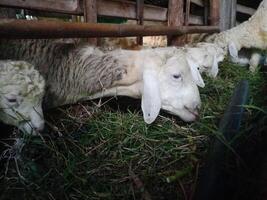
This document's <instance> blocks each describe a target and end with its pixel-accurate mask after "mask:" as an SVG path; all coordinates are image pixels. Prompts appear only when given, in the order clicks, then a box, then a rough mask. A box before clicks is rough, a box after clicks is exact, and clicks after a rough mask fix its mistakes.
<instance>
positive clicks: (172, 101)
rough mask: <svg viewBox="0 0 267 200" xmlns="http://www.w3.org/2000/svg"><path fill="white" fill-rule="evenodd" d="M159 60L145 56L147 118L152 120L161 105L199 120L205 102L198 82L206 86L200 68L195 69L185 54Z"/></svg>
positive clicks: (144, 79) (144, 94)
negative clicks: (202, 104) (201, 107)
mask: <svg viewBox="0 0 267 200" xmlns="http://www.w3.org/2000/svg"><path fill="white" fill-rule="evenodd" d="M155 60H156V59H155V58H145V60H144V65H145V66H144V71H143V89H142V111H143V116H144V120H145V122H146V123H148V124H150V123H152V122H153V121H154V120H155V119H156V117H157V116H158V114H159V111H160V109H161V108H162V109H163V110H165V111H167V112H169V113H171V114H174V115H177V116H179V117H180V118H181V119H182V120H184V121H187V122H189V121H194V120H196V119H197V117H198V109H199V108H200V104H201V101H200V97H199V91H198V88H197V85H199V86H202V87H203V86H204V83H203V80H202V78H201V76H200V74H199V71H198V70H197V69H196V70H194V69H191V68H190V67H189V66H188V63H187V61H186V59H185V57H184V56H183V55H181V54H178V55H173V56H171V57H169V58H168V59H166V62H165V63H164V64H163V65H162V66H160V67H159V66H158V65H156V64H157V63H156V62H155Z"/></svg>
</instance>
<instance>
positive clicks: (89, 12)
mask: <svg viewBox="0 0 267 200" xmlns="http://www.w3.org/2000/svg"><path fill="white" fill-rule="evenodd" d="M83 10H84V12H83V13H84V21H85V22H86V23H88V22H89V23H97V7H96V0H83ZM87 41H88V43H89V44H91V45H94V46H96V45H97V39H96V38H88V39H87Z"/></svg>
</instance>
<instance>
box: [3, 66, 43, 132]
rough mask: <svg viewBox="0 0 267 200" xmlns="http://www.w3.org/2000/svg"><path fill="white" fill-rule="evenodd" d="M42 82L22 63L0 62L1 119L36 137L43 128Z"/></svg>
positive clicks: (30, 68)
mask: <svg viewBox="0 0 267 200" xmlns="http://www.w3.org/2000/svg"><path fill="white" fill-rule="evenodd" d="M44 89H45V81H44V79H43V77H42V76H40V74H39V72H38V71H36V70H35V69H34V67H33V66H32V65H31V64H29V63H27V62H24V61H0V120H1V121H3V122H4V123H6V124H9V125H13V126H17V127H18V128H19V129H20V130H22V131H23V132H25V133H30V134H36V133H37V131H40V130H42V129H43V127H44V119H43V112H42V99H43V95H44Z"/></svg>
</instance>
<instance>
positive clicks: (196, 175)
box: [0, 0, 267, 200]
mask: <svg viewBox="0 0 267 200" xmlns="http://www.w3.org/2000/svg"><path fill="white" fill-rule="evenodd" d="M259 3H260V1H257V3H254V5H251V2H250V1H248V0H247V1H245V0H244V1H237V0H209V1H208V0H136V1H134V0H132V1H129V0H53V1H51V0H12V1H10V0H0V9H1V8H4V9H7V8H8V9H10V10H9V11H8V12H11V13H12V12H13V14H14V12H15V16H16V15H17V16H18V15H21V13H22V14H23V15H22V18H25V16H26V15H28V16H34V17H37V18H41V19H43V20H26V19H14V18H3V19H1V13H0V40H1V39H8V40H13V39H59V38H85V40H86V43H87V44H90V45H93V46H100V42H99V40H100V38H102V37H136V44H138V45H143V37H145V36H167V45H168V46H183V45H185V44H186V42H187V39H186V35H187V34H202V33H205V34H212V33H218V32H220V31H223V30H227V29H230V28H232V27H234V26H235V25H236V24H237V23H239V22H242V21H245V20H247V19H248V18H249V16H251V15H252V14H253V13H254V12H255V10H256V8H257V5H258V4H259ZM256 4H257V5H256ZM51 19H52V20H51ZM127 20H129V21H130V20H133V21H135V22H136V24H127V23H124V22H126V21H127ZM148 21H151V22H154V23H155V25H147V22H148ZM102 22H111V23H102ZM116 22H118V23H116ZM157 23H158V24H160V25H157ZM266 23H267V22H266ZM0 54H1V52H0ZM204 77H205V83H206V86H205V88H201V89H200V95H201V99H202V108H201V111H202V112H201V114H200V119H199V121H197V122H194V123H185V122H182V121H181V120H179V119H177V118H176V117H174V116H172V115H170V114H167V113H161V114H160V118H159V119H158V120H157V121H156V123H154V124H151V125H147V124H145V123H144V122H143V120H142V117H141V114H140V111H139V110H140V108H139V107H140V102H138V101H136V100H133V99H128V98H118V99H117V97H115V98H104V99H103V100H102V99H101V100H97V101H90V102H87V103H79V104H78V105H71V106H64V107H60V108H58V109H52V110H49V111H48V112H47V113H45V118H46V129H45V131H44V134H41V135H40V136H27V135H26V136H25V135H23V136H22V137H24V139H25V144H23V146H22V147H21V148H20V149H19V150H18V149H13V148H12V144H13V143H14V141H16V139H15V138H16V137H15V136H14V137H13V136H10V135H8V137H5V138H2V139H1V143H2V144H4V146H5V147H3V148H1V151H3V153H2V152H1V153H2V156H1V164H0V166H1V170H0V172H1V174H0V188H1V191H2V194H0V198H2V199H16V198H23V199H145V200H150V199H188V200H189V199H251V198H252V196H253V195H257V194H256V193H257V192H259V193H260V195H262V196H261V197H263V196H264V195H265V196H264V197H266V193H264V191H263V190H262V189H261V188H262V185H261V184H263V183H262V182H260V183H257V184H255V186H253V187H251V184H252V183H251V182H253V181H251V180H250V177H245V178H243V180H241V179H240V176H249V174H250V173H252V172H253V170H255V168H254V167H255V166H248V164H247V163H246V162H251V160H249V159H251V157H249V158H247V157H246V156H244V154H249V155H250V156H252V157H253V153H255V151H254V149H253V148H247V149H246V150H245V151H244V150H243V149H244V148H245V147H246V146H247V145H253V144H254V142H255V143H256V142H257V144H258V143H259V142H258V140H259V139H257V138H256V137H255V136H259V137H261V138H263V139H265V138H266V136H262V135H264V134H263V133H264V132H265V130H266V120H267V119H266V107H265V106H266V100H265V99H262V98H259V97H260V96H262V95H264V94H266V90H265V91H263V90H262V87H265V88H266V85H267V82H266V75H265V74H264V73H263V72H262V71H260V70H258V71H257V72H256V73H255V74H254V75H251V73H250V72H249V71H248V70H247V69H246V68H244V67H243V68H242V67H240V66H239V65H238V64H235V63H232V62H231V61H229V60H228V59H226V60H224V61H223V62H222V63H221V64H220V74H219V76H218V77H217V78H216V79H212V78H210V77H208V76H204ZM241 79H246V81H241V82H240V84H238V82H239V81H240V80H241ZM248 85H249V86H248ZM248 88H250V93H248V90H249V89H248ZM241 97H242V98H241ZM248 99H249V100H248ZM229 102H230V103H229ZM228 104H229V106H228ZM136 105H138V106H136ZM236 105H242V106H243V107H242V109H241V110H238V111H236V110H235V112H238V113H239V114H240V113H241V114H240V116H239V117H237V118H234V117H233V112H234V111H233V109H232V107H233V106H236ZM231 106H232V107H231ZM236 107H238V106H236ZM227 108H228V109H227ZM225 110H227V112H225ZM229 113H230V114H229ZM244 113H245V114H244ZM244 116H245V117H244ZM243 118H245V119H246V120H242V119H243ZM235 120H236V121H235ZM229 121H234V122H235V123H236V124H238V125H237V127H235V128H236V129H237V132H238V134H236V135H234V136H229V137H230V138H226V139H225V138H224V136H222V134H224V133H225V132H226V133H227V134H228V133H229V131H228V130H229V129H231V128H233V127H231V126H228V125H229V124H228V123H229ZM233 126H234V125H233ZM259 127H261V128H259ZM5 128H6V127H5ZM2 130H4V129H2ZM1 132H2V131H1ZM8 132H12V133H13V135H14V134H15V135H19V131H18V130H14V129H13V128H11V131H10V128H9V127H8V131H7V133H8ZM233 132H234V131H233ZM213 140H215V142H214V143H213ZM218 141H219V142H218ZM236 141H238V142H236ZM240 141H241V142H240ZM251 141H252V142H251ZM216 142H217V143H216ZM218 143H219V144H218ZM222 144H223V145H222ZM216 145H217V146H216ZM214 146H215V147H214ZM262 146H263V145H262V144H260V147H259V149H260V151H261V150H262V151H263V152H267V150H266V148H264V147H262ZM211 147H213V149H212V150H210V148H211ZM218 149H219V150H218ZM17 151H19V153H18V152H17ZM210 152H211V153H210ZM214 152H215V153H214ZM226 152H227V153H226ZM212 153H213V154H212ZM17 154H19V155H17ZM218 155H219V156H221V159H220V158H219V157H218ZM243 156H244V157H243ZM246 159H247V160H246ZM213 160H215V161H216V162H217V163H218V165H220V164H221V165H224V164H225V165H228V166H224V167H225V168H224V169H223V170H222V171H223V172H221V169H220V166H218V165H217V166H215V167H214V166H212V167H211V168H208V170H209V169H211V172H210V173H209V172H207V171H206V172H205V166H206V165H207V163H208V165H210V163H211V162H212V161H213ZM224 162H225V163H224ZM252 162H255V163H257V164H259V163H260V161H259V160H256V159H254V160H253V161H252ZM205 164H206V165H205ZM211 165H212V164H211ZM259 165H260V164H259ZM208 167H210V166H208ZM213 167H214V168H213ZM218 168H219V169H218ZM202 170H203V171H202ZM224 170H225V171H226V172H225V171H224ZM238 170H239V171H238ZM237 171H238V172H237ZM218 173H222V174H223V175H225V177H227V178H225V179H224V178H222V177H221V174H220V175H218ZM233 173H234V174H233ZM260 175H261V174H258V173H255V176H254V177H255V179H256V178H257V177H259V176H260ZM265 175H266V174H264V175H263V176H265ZM210 176H213V177H210ZM217 176H218V177H219V178H218V177H217ZM229 177H230V178H229ZM217 178H218V179H217ZM246 178H247V179H246ZM226 179H227V180H226ZM228 179H229V180H230V181H229V180H228ZM216 181H219V182H220V183H218V184H216ZM227 181H228V182H227ZM229 182H230V183H229ZM205 184H207V185H205ZM209 184H211V185H209ZM218 187H221V188H218ZM259 188H260V189H259ZM243 189H245V190H250V191H248V193H249V194H246V193H244V192H243ZM228 192H229V194H228ZM220 195H221V196H220ZM233 196H234V197H233ZM253 197H254V196H253Z"/></svg>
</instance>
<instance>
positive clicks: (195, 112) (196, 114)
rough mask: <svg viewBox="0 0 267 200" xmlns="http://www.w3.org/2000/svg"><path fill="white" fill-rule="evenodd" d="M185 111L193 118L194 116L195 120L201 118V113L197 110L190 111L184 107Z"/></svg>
mask: <svg viewBox="0 0 267 200" xmlns="http://www.w3.org/2000/svg"><path fill="white" fill-rule="evenodd" d="M184 108H185V110H186V111H187V112H188V113H190V114H191V115H192V116H194V118H195V119H198V118H199V113H198V110H197V109H190V108H188V107H187V106H184Z"/></svg>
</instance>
